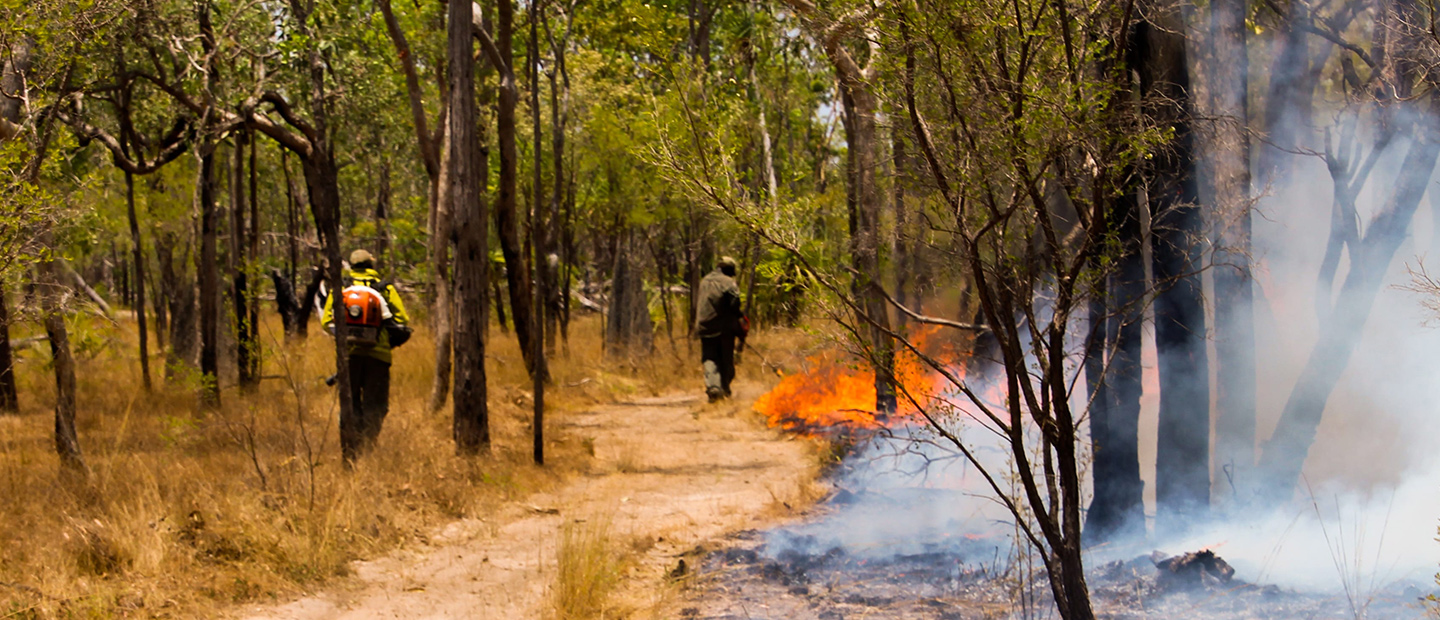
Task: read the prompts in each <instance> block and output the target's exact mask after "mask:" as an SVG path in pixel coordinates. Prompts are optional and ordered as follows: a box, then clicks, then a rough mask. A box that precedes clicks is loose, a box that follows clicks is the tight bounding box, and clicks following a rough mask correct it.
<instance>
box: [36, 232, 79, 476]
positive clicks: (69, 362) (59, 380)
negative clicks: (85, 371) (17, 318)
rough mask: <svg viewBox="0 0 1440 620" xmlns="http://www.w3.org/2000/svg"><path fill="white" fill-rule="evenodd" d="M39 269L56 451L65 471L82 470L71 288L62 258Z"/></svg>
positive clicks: (75, 471) (45, 263)
mask: <svg viewBox="0 0 1440 620" xmlns="http://www.w3.org/2000/svg"><path fill="white" fill-rule="evenodd" d="M46 245H51V244H46ZM52 247H53V246H52ZM38 272H39V278H37V279H38V280H39V285H40V288H41V290H40V299H41V304H42V306H43V308H42V310H43V312H44V319H43V323H44V324H45V336H46V338H47V339H48V340H49V341H50V354H51V360H52V361H51V366H52V370H53V371H54V373H55V452H56V453H57V454H59V455H60V465H61V466H62V467H63V468H64V469H65V470H66V471H68V472H71V473H83V472H84V471H85V469H86V468H85V458H84V455H83V454H82V453H81V451H80V438H79V436H78V435H77V434H76V432H75V414H76V406H75V356H74V354H72V353H71V349H70V332H69V331H68V329H67V328H66V327H65V306H64V298H65V291H66V290H67V289H69V287H68V286H67V285H66V284H65V283H64V282H65V276H64V270H63V269H62V268H61V266H60V260H59V259H53V260H48V261H45V262H44V263H42V264H41V265H40V267H39V268H38Z"/></svg>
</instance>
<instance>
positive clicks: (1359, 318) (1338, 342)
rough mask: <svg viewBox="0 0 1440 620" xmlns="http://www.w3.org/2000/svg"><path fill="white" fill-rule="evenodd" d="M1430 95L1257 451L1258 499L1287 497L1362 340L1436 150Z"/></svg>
mask: <svg viewBox="0 0 1440 620" xmlns="http://www.w3.org/2000/svg"><path fill="white" fill-rule="evenodd" d="M1436 102H1437V100H1436V99H1435V98H1434V95H1433V94H1432V95H1426V98H1425V105H1427V106H1428V109H1426V110H1424V111H1423V113H1421V114H1417V115H1415V118H1417V119H1419V120H1418V121H1417V122H1416V125H1415V126H1414V127H1415V129H1414V131H1413V133H1414V136H1415V137H1414V140H1413V142H1412V143H1411V145H1410V150H1409V152H1408V153H1406V155H1405V160H1404V161H1403V162H1402V163H1401V165H1400V169H1399V174H1398V176H1397V178H1396V180H1395V183H1394V188H1395V190H1394V193H1393V194H1392V195H1391V196H1390V199H1389V201H1388V202H1387V203H1386V205H1385V207H1384V209H1382V210H1381V211H1380V212H1379V213H1377V214H1376V215H1375V216H1374V218H1372V219H1371V221H1370V224H1369V226H1367V227H1366V228H1365V230H1366V232H1365V236H1364V238H1363V239H1361V240H1360V243H1358V244H1357V245H1355V246H1354V247H1352V248H1351V262H1350V271H1349V273H1348V274H1347V275H1346V277H1345V283H1344V284H1343V285H1342V286H1341V288H1340V293H1339V295H1338V296H1337V297H1336V301H1335V307H1334V308H1333V310H1332V311H1331V312H1329V313H1328V314H1327V316H1326V320H1325V321H1324V322H1322V323H1321V325H1320V329H1319V340H1318V341H1317V342H1316V343H1315V348H1314V349H1313V350H1311V353H1310V358H1309V359H1308V360H1307V361H1306V363H1305V367H1304V368H1303V369H1302V370H1301V371H1300V377H1299V378H1297V379H1296V381H1295V387H1294V388H1292V389H1291V391H1290V398H1289V400H1287V401H1286V403H1285V409H1284V410H1283V411H1282V413H1281V414H1280V421H1279V423H1277V424H1276V426H1275V432H1274V434H1272V435H1271V436H1270V439H1269V440H1267V441H1266V442H1265V443H1264V446H1263V450H1262V452H1261V455H1260V464H1259V471H1258V472H1257V473H1258V475H1259V480H1258V481H1257V482H1258V483H1259V486H1258V488H1257V491H1258V492H1259V495H1258V497H1263V498H1270V497H1275V496H1276V494H1283V495H1281V496H1284V497H1288V494H1289V493H1291V492H1292V491H1293V490H1294V489H1295V485H1296V483H1297V482H1298V481H1299V479H1300V470H1301V468H1303V467H1304V465H1305V457H1306V454H1307V453H1308V452H1309V450H1310V446H1311V444H1313V443H1314V442H1315V430H1316V429H1317V428H1318V427H1319V426H1320V419H1321V416H1322V415H1323V414H1324V412H1325V403H1326V401H1327V400H1329V398H1330V393H1331V391H1333V390H1334V389H1335V384H1336V382H1337V381H1339V379H1340V375H1341V374H1342V373H1343V372H1344V371H1345V367H1346V366H1347V365H1348V364H1349V361H1350V356H1351V354H1353V353H1354V352H1355V346H1356V345H1357V344H1359V340H1360V336H1361V334H1362V332H1363V331H1364V328H1365V322H1366V320H1367V319H1368V318H1369V316H1370V310H1371V308H1373V307H1374V305H1375V297H1376V295H1377V294H1378V293H1379V292H1380V287H1381V286H1382V285H1383V284H1384V275H1385V270H1386V269H1387V268H1389V266H1390V261H1391V260H1393V259H1394V257H1395V252H1396V251H1397V250H1399V248H1400V244H1401V242H1402V241H1404V239H1405V236H1406V233H1407V231H1408V230H1409V228H1410V220H1411V219H1412V218H1413V217H1414V215H1415V209H1416V208H1417V207H1418V206H1419V204H1420V199H1421V197H1422V196H1424V194H1425V190H1426V186H1427V185H1428V184H1429V180H1430V176H1431V174H1432V173H1433V172H1434V170H1435V162H1436V157H1437V155H1440V130H1437V128H1436V127H1435V124H1434V121H1432V120H1429V119H1430V118H1431V116H1429V115H1433V114H1435V113H1436V112H1437V107H1440V106H1437V104H1436Z"/></svg>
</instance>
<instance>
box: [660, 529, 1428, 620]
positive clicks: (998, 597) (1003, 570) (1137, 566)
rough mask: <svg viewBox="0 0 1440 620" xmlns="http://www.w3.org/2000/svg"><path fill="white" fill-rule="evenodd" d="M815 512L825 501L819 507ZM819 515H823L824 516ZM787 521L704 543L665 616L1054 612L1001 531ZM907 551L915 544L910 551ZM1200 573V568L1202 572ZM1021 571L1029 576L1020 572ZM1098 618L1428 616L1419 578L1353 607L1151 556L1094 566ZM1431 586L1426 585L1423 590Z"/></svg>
mask: <svg viewBox="0 0 1440 620" xmlns="http://www.w3.org/2000/svg"><path fill="white" fill-rule="evenodd" d="M822 511H823V509H822ZM821 519H823V516H822V517H821ZM816 542H817V541H816V540H815V539H813V538H810V537H807V536H803V535H795V534H793V533H792V532H791V531H788V530H784V529H781V530H771V531H755V530H751V531H746V532H742V533H740V534H737V535H734V536H731V537H730V538H728V539H726V540H724V541H723V542H721V543H719V544H718V545H716V547H715V548H713V549H710V550H700V549H697V550H696V551H695V552H694V555H692V556H691V557H690V558H689V559H688V561H689V562H690V563H691V564H692V565H698V569H688V570H687V569H685V568H681V569H679V570H677V571H676V575H678V574H680V573H682V572H688V573H690V574H688V575H686V576H685V577H684V580H685V582H686V583H687V587H686V588H685V590H684V593H683V595H682V596H681V597H680V598H681V600H679V601H677V602H676V604H675V606H674V607H673V609H672V613H673V617H680V618H706V619H714V620H721V619H724V620H740V619H747V620H749V619H755V620H760V619H766V618H769V619H777V620H778V619H784V620H812V619H813V620H842V619H847V618H868V619H874V620H885V619H900V618H905V619H927V620H928V619H935V620H942V619H943V620H971V619H1011V618H1026V619H1028V618H1053V617H1055V614H1054V612H1053V610H1052V605H1051V602H1050V599H1049V593H1048V589H1047V586H1046V584H1045V580H1044V577H1043V570H1042V567H1041V566H1040V564H1039V562H1038V560H1033V561H1031V562H1026V560H1025V559H1024V558H1021V557H1017V556H1016V555H1015V554H1014V552H1013V549H1012V547H1011V546H1010V542H1009V540H1003V539H978V540H973V539H965V538H957V539H955V540H946V541H943V542H941V543H936V544H931V545H925V544H916V543H914V542H911V543H910V544H907V545H906V549H907V552H905V553H896V554H893V555H888V556H884V555H880V556H877V555H876V554H875V553H873V552H870V551H861V552H859V553H852V552H850V551H847V550H845V549H843V548H841V547H830V548H824V545H823V544H816ZM910 551H914V552H910ZM1202 573H1203V574H1202ZM1027 575H1028V577H1027ZM1089 583H1090V587H1091V591H1092V598H1093V600H1094V604H1095V606H1096V610H1097V615H1098V616H1099V617H1101V618H1110V619H1115V620H1122V619H1124V620H1129V619H1136V620H1139V619H1150V618H1156V619H1159V618H1166V619H1168V618H1194V619H1199V620H1211V619H1214V620H1239V619H1252V618H1254V619H1271V618H1274V619H1289V618H1297V619H1301V618H1303V619H1316V620H1321V619H1325V620H1328V619H1346V620H1354V619H1356V618H1387V619H1388V618H1426V617H1433V616H1427V614H1426V611H1425V609H1424V608H1423V606H1422V605H1421V603H1420V598H1421V597H1422V596H1424V594H1425V592H1423V591H1422V590H1421V589H1420V588H1422V587H1424V585H1423V584H1411V585H1391V586H1389V587H1387V588H1382V589H1379V590H1377V591H1375V592H1373V593H1367V596H1366V597H1364V598H1369V599H1370V600H1369V602H1368V605H1366V606H1364V609H1363V611H1362V612H1361V613H1360V614H1357V613H1355V612H1354V611H1352V608H1351V605H1350V603H1349V602H1348V599H1347V597H1346V596H1345V595H1344V594H1343V593H1336V594H1332V595H1322V594H1311V593H1303V592H1296V591H1291V590H1285V589H1282V588H1279V587H1275V586H1264V585H1258V584H1250V583H1246V582H1244V581H1243V580H1241V579H1240V578H1238V577H1236V578H1234V579H1230V580H1224V578H1223V577H1220V576H1215V575H1212V574H1210V572H1206V571H1201V572H1197V573H1195V574H1192V575H1189V576H1188V578H1187V577H1181V578H1177V577H1176V575H1175V574H1174V573H1170V572H1168V571H1162V570H1160V569H1158V568H1156V565H1155V562H1154V561H1153V560H1152V558H1151V557H1149V556H1141V557H1136V558H1134V559H1132V560H1130V561H1125V562H1122V561H1115V562H1110V563H1108V564H1099V565H1097V566H1093V567H1092V568H1091V572H1090V575H1089ZM1432 589H1433V587H1432Z"/></svg>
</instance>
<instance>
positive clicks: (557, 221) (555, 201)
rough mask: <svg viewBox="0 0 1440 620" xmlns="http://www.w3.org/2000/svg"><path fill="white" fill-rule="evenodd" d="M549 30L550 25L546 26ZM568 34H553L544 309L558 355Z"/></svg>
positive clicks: (549, 344)
mask: <svg viewBox="0 0 1440 620" xmlns="http://www.w3.org/2000/svg"><path fill="white" fill-rule="evenodd" d="M547 30H548V28H547ZM566 35H567V36H566V37H565V38H562V39H561V40H559V41H555V40H554V38H553V37H551V46H550V47H551V53H552V54H553V55H554V56H555V68H554V69H552V70H551V71H550V151H551V152H550V157H551V168H552V171H551V174H552V175H553V176H554V178H553V179H552V181H553V182H554V183H553V185H552V189H551V190H550V223H551V227H552V228H553V231H554V232H553V233H551V234H550V235H549V243H548V244H547V247H546V250H545V252H546V261H547V262H546V270H547V273H552V274H553V275H552V276H551V277H550V279H549V287H548V289H547V290H548V291H549V295H548V304H549V308H548V309H547V310H546V312H545V318H546V321H547V322H546V327H545V334H546V337H547V338H546V343H545V346H546V352H547V353H548V354H550V355H554V354H555V340H556V337H557V335H563V334H561V333H560V327H561V318H562V316H563V315H564V314H565V309H564V307H563V306H564V304H565V303H566V300H567V298H568V295H565V294H562V291H564V292H566V293H568V290H569V286H568V283H567V284H564V285H562V284H561V282H560V280H562V279H564V278H566V277H567V274H566V265H567V264H568V263H567V262H566V261H564V260H562V259H561V256H562V255H563V254H565V251H564V248H563V247H562V246H563V245H564V243H565V238H566V236H567V235H568V234H569V221H568V219H567V218H565V217H564V216H563V215H562V214H561V210H560V203H561V201H562V200H564V196H565V125H566V123H567V122H568V120H569V116H570V110H569V107H570V77H569V74H568V73H567V72H566V69H565V47H566V46H567V45H569V42H568V39H569V37H568V35H569V32H568V29H567V32H566ZM560 80H563V81H564V82H565V89H564V93H563V96H562V94H561V91H560V87H559V86H560V84H559V81H560ZM552 256H553V257H555V261H556V264H555V265H553V266H551V265H550V263H549V261H550V260H551V258H550V257H552Z"/></svg>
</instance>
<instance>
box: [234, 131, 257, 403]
mask: <svg viewBox="0 0 1440 620" xmlns="http://www.w3.org/2000/svg"><path fill="white" fill-rule="evenodd" d="M245 144H246V135H245V132H243V131H242V132H239V133H237V134H235V143H234V153H233V154H234V156H235V162H234V168H233V174H232V175H231V177H230V282H231V284H230V307H231V308H232V309H233V311H234V312H235V370H236V374H237V375H238V376H239V380H240V387H241V388H242V389H247V390H248V389H251V388H253V387H255V385H256V384H257V383H258V382H259V377H257V376H256V375H255V373H254V369H253V367H252V364H251V361H250V358H251V357H252V356H254V355H255V343H254V341H252V340H251V339H250V336H251V333H250V311H249V309H250V304H249V302H248V297H249V288H250V282H249V279H248V277H247V274H246V271H247V270H248V269H249V265H248V263H249V261H250V259H249V257H247V256H246V250H247V247H246V246H247V244H246V236H247V234H248V232H247V230H248V228H249V227H248V226H247V225H246V222H245V219H246V218H245V214H246V212H247V211H248V210H249V208H248V206H247V205H246V204H245V180H246V179H245Z"/></svg>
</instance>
